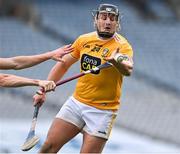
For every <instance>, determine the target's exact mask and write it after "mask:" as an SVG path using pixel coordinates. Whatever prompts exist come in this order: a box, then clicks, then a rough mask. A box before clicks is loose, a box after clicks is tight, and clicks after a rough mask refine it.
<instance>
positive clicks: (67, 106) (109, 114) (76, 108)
mask: <svg viewBox="0 0 180 154" xmlns="http://www.w3.org/2000/svg"><path fill="white" fill-rule="evenodd" d="M116 116H117V111H112V110H100V109H97V108H95V107H92V106H89V105H86V104H84V103H81V102H79V101H78V100H76V99H75V98H74V97H70V98H69V99H68V100H67V101H66V102H65V103H64V105H63V106H62V108H61V109H60V111H59V113H58V114H57V115H56V118H60V119H63V120H65V121H67V122H70V123H72V124H74V125H75V126H77V127H78V128H79V129H81V130H82V132H83V131H85V132H87V133H88V134H90V135H93V136H97V137H101V138H105V139H108V137H109V135H110V132H111V129H112V125H113V123H114V121H115V119H116Z"/></svg>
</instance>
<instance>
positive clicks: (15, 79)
mask: <svg viewBox="0 0 180 154" xmlns="http://www.w3.org/2000/svg"><path fill="white" fill-rule="evenodd" d="M38 85H39V80H36V79H29V78H24V77H19V76H16V75H9V74H0V86H1V87H22V86H38Z"/></svg>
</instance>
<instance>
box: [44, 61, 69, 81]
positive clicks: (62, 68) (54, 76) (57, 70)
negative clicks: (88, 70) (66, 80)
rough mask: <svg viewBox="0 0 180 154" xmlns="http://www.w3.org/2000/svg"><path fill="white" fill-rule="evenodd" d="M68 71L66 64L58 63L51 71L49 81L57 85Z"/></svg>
mask: <svg viewBox="0 0 180 154" xmlns="http://www.w3.org/2000/svg"><path fill="white" fill-rule="evenodd" d="M67 70H68V67H66V65H65V64H64V63H59V62H58V63H57V64H56V65H55V66H54V67H53V68H52V69H51V71H50V73H49V75H48V78H47V79H48V80H51V81H54V82H55V83H56V82H57V81H59V80H60V79H61V78H62V77H63V75H64V74H65V73H66V71H67Z"/></svg>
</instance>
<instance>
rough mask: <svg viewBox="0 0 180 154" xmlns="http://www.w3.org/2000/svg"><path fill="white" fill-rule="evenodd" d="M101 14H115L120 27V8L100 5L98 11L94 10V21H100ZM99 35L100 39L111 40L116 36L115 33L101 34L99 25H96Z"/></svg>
mask: <svg viewBox="0 0 180 154" xmlns="http://www.w3.org/2000/svg"><path fill="white" fill-rule="evenodd" d="M99 13H109V14H115V16H116V21H117V24H118V26H119V10H118V7H117V6H115V5H112V4H100V5H99V7H98V9H97V10H94V11H93V12H92V15H93V17H94V19H98V15H99ZM96 29H97V33H98V35H99V36H100V37H103V38H110V37H112V36H113V35H114V33H108V32H100V31H99V29H98V27H97V25H96Z"/></svg>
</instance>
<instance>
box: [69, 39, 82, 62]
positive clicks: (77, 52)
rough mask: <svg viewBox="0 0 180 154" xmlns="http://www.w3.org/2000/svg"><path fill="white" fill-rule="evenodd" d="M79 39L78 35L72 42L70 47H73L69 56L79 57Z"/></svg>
mask: <svg viewBox="0 0 180 154" xmlns="http://www.w3.org/2000/svg"><path fill="white" fill-rule="evenodd" d="M80 42H81V39H80V37H78V38H77V39H76V40H75V41H74V43H73V44H72V47H73V48H74V50H73V52H72V53H71V56H72V57H74V58H76V59H79V58H80V50H81V43H80Z"/></svg>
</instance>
